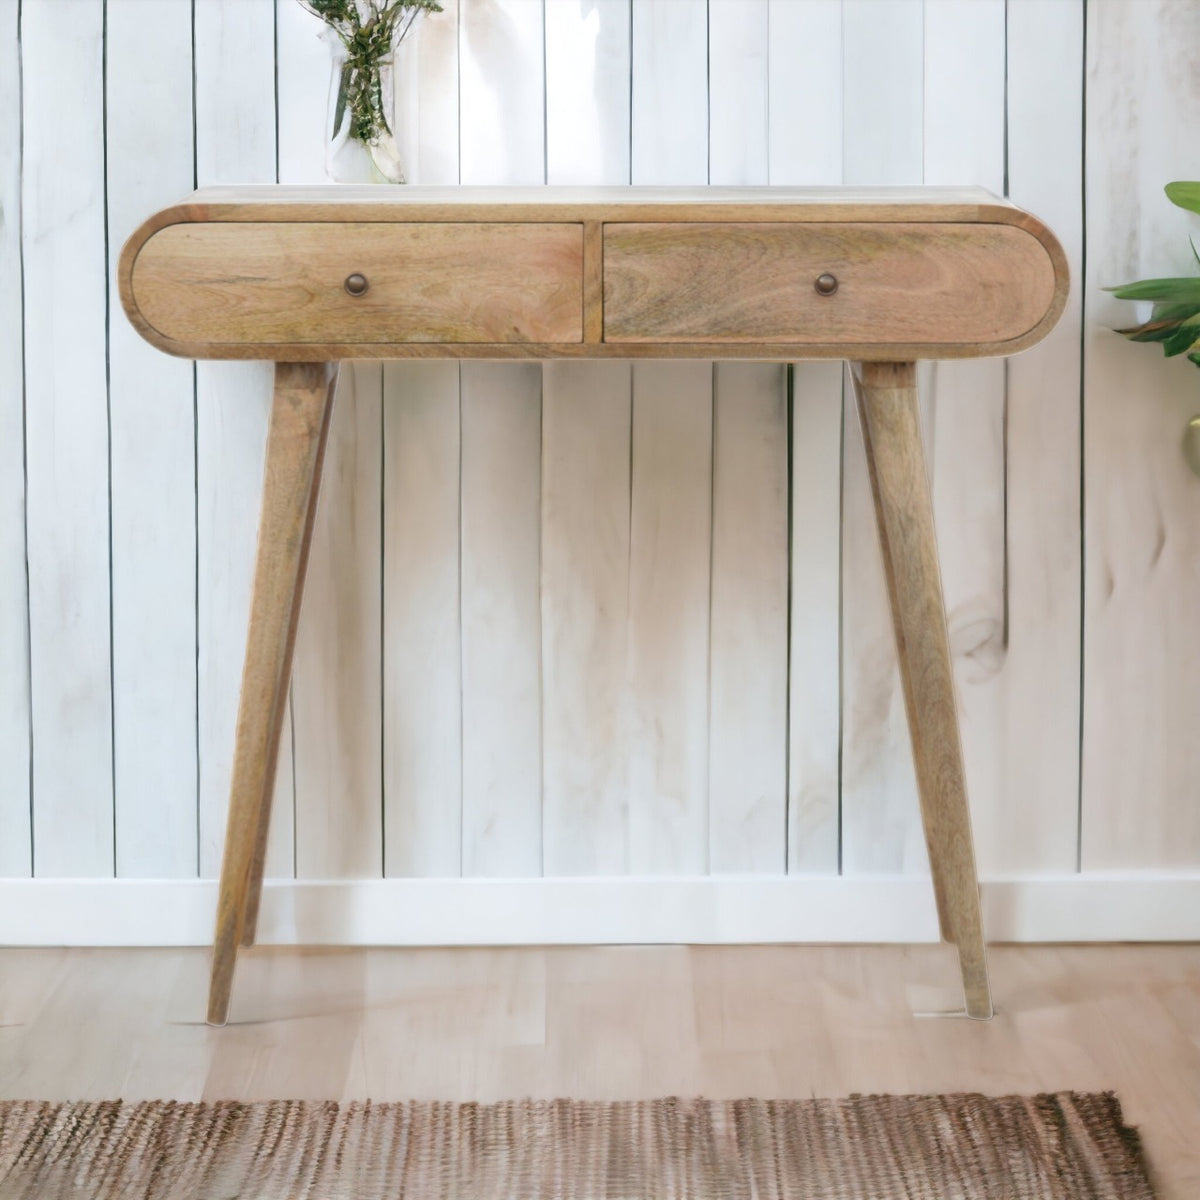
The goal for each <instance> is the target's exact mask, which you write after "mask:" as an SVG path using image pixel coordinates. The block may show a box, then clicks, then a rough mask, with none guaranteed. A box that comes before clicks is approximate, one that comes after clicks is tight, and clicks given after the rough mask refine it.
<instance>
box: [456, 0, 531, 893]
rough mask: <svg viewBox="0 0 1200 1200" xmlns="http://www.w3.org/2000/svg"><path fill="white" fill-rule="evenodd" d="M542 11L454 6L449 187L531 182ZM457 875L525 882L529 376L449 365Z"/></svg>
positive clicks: (508, 4) (518, 368)
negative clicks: (455, 181)
mask: <svg viewBox="0 0 1200 1200" xmlns="http://www.w3.org/2000/svg"><path fill="white" fill-rule="evenodd" d="M542 7H543V6H542V4H541V3H540V0H461V3H460V8H459V21H460V26H459V81H460V92H459V104H460V147H459V154H460V158H459V170H460V178H461V180H462V182H463V183H489V184H522V183H524V184H528V183H543V182H544V181H545V177H546V176H545V170H546V164H545V124H544V121H543V102H544V95H543V90H544V68H543V53H544V51H543V39H544V36H545V34H544V28H543V22H542ZM460 387H461V389H462V392H461V395H462V568H461V571H462V690H463V701H462V703H463V733H462V738H463V772H462V787H463V829H462V844H463V851H462V862H463V873H464V874H467V875H536V874H539V873H540V871H541V867H542V844H541V843H542V838H541V791H542V789H541V771H542V748H541V724H542V718H541V683H540V671H539V651H540V642H541V627H540V606H539V595H538V581H539V565H538V564H539V556H540V525H541V516H540V512H539V507H540V495H539V493H540V477H541V407H542V401H541V369H540V368H539V367H538V366H537V365H536V364H532V363H522V364H514V363H506V364H486V363H470V364H466V363H464V364H463V367H462V371H461V377H460Z"/></svg>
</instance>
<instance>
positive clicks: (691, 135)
mask: <svg viewBox="0 0 1200 1200" xmlns="http://www.w3.org/2000/svg"><path fill="white" fill-rule="evenodd" d="M632 4H633V13H632V17H633V20H632V38H633V45H632V47H631V54H630V57H631V64H632V65H631V72H632V74H631V81H630V89H631V98H630V107H631V117H630V131H631V132H630V139H631V145H632V155H633V158H632V164H631V168H630V169H631V182H633V183H658V184H703V183H707V182H708V22H707V9H706V5H705V4H703V3H701V2H700V0H672V2H671V3H669V4H662V3H656V2H655V0H632Z"/></svg>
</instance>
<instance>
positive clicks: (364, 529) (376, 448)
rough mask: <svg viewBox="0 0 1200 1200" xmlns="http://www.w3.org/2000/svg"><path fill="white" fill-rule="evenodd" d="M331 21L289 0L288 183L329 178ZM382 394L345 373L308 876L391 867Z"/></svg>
mask: <svg viewBox="0 0 1200 1200" xmlns="http://www.w3.org/2000/svg"><path fill="white" fill-rule="evenodd" d="M324 28H325V25H324V22H322V21H321V20H319V19H318V18H316V17H314V16H313V15H312V14H311V13H308V12H306V11H305V10H304V9H303V8H301V7H300V5H298V4H296V3H294V2H292V3H288V4H285V5H279V7H278V12H277V44H278V68H277V70H278V83H277V88H278V98H279V99H278V103H279V181H280V183H324V182H327V179H326V175H325V162H324V127H325V119H326V95H325V92H324V90H323V89H321V88H319V87H314V81H316V80H320V79H322V78H325V79H326V80H327V79H328V75H329V70H330V66H329V61H330V55H329V47H328V44H327V42H326V40H325V39H324V38H323V37H322V36H321V34H322V30H323V29H324ZM382 393H383V368H382V366H381V365H380V364H378V363H355V364H347V366H346V368H345V369H343V370H342V371H341V372H340V374H339V385H338V394H337V397H336V398H335V401H334V406H333V419H332V423H331V425H330V429H329V444H328V447H327V450H326V454H325V469H324V472H323V476H322V481H321V492H320V498H319V500H318V503H317V513H316V522H315V525H314V527H313V539H312V549H311V554H310V557H309V564H308V582H307V584H306V586H305V591H304V606H303V611H302V613H301V616H300V627H299V630H298V632H297V636H296V651H295V661H294V666H293V675H292V728H293V734H294V737H295V743H294V759H293V761H294V766H295V773H296V775H295V798H296V815H295V822H296V828H295V846H296V850H295V862H296V873H297V875H298V876H299V877H300V878H309V879H331V878H332V879H338V878H342V879H344V878H370V877H372V876H378V875H380V874H381V873H382V869H383V824H382V813H383V794H382V793H383V780H382V757H383V744H382V739H383V713H382V674H381V654H382V637H383V628H382V607H381V600H380V590H381V582H382V581H381V576H380V572H381V570H382V566H381V561H380V555H381V547H382V530H381V525H380V522H381V519H382V516H381V504H382V498H383V492H382V468H383V444H382V431H383V427H382V411H381V406H382V398H383V397H382Z"/></svg>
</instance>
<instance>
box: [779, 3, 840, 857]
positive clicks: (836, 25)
mask: <svg viewBox="0 0 1200 1200" xmlns="http://www.w3.org/2000/svg"><path fill="white" fill-rule="evenodd" d="M768 21H769V23H770V39H769V40H770V48H769V69H770V87H769V103H770V130H769V134H770V146H769V149H770V160H769V164H768V165H769V173H770V181H771V183H773V184H798V185H816V184H838V183H841V181H842V5H841V0H812V2H811V3H805V4H795V3H792V0H771V3H770V9H769V12H768ZM817 112H819V113H820V114H821V119H820V120H819V121H815V120H813V119H812V114H813V113H817ZM791 378H792V397H791V419H792V445H791V455H792V460H791V493H792V511H791V547H790V554H791V567H790V570H791V581H790V582H791V616H790V638H789V645H790V652H791V653H790V661H789V667H788V675H789V678H788V725H789V728H788V851H787V865H788V871H789V872H793V873H799V872H817V873H831V872H834V871H836V870H837V868H838V844H839V835H840V830H839V809H840V777H839V774H840V766H839V752H840V733H841V713H840V708H841V681H840V672H841V664H840V657H839V656H840V651H841V615H842V614H841V508H842V364H841V363H796V364H795V365H794V366H793V367H792V372H791Z"/></svg>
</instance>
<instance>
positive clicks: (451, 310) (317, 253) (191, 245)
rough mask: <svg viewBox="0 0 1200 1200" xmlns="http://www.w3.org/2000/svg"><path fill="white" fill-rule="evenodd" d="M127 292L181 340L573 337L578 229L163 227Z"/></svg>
mask: <svg viewBox="0 0 1200 1200" xmlns="http://www.w3.org/2000/svg"><path fill="white" fill-rule="evenodd" d="M354 275H359V276H362V277H363V278H364V279H365V280H366V290H365V291H363V292H362V293H361V294H359V295H352V294H350V291H349V290H348V287H350V288H351V289H353V287H354V283H351V284H350V285H348V284H347V279H349V277H351V276H354ZM131 288H132V295H133V300H134V303H135V305H136V307H137V309H138V310H139V311H140V313H141V315H142V316H143V318H144V319H145V320H146V321H147V322H148V323H149V324H150V325H151V326H153V328H154V329H156V330H157V331H158V332H159V333H161V334H163V335H164V336H166V337H168V338H171V339H172V340H175V341H179V342H184V343H192V344H203V343H214V344H216V343H222V344H243V345H248V346H253V345H255V344H269V343H319V342H330V343H348V344H353V343H356V342H364V343H366V342H372V343H387V342H393V343H412V342H442V343H455V342H458V343H509V342H551V343H569V342H580V341H582V340H583V226H582V225H578V224H569V223H554V224H549V223H547V224H518V223H512V224H510V223H499V222H497V223H495V224H484V223H480V224H466V223H463V224H452V223H432V222H429V223H412V224H409V223H392V222H359V223H353V222H345V223H343V222H327V223H318V222H270V223H267V222H263V223H255V222H242V221H228V222H199V223H196V224H179V225H169V226H167V227H166V228H165V229H162V230H160V231H159V232H157V233H155V234H153V235H152V236H151V237H150V238H149V240H148V241H147V242H146V244H145V245H144V246H143V247H142V248H141V250H140V251H139V253H138V256H137V258H136V260H135V261H134V264H133V270H132V276H131Z"/></svg>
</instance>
